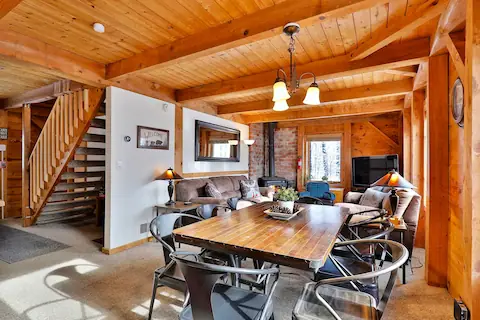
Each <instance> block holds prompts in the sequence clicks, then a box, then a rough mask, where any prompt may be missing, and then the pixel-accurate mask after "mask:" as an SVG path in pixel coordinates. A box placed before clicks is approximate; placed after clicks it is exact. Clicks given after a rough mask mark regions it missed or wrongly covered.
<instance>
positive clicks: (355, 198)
mask: <svg viewBox="0 0 480 320" xmlns="http://www.w3.org/2000/svg"><path fill="white" fill-rule="evenodd" d="M362 197H363V193H361V192H355V191H350V192H347V194H346V195H345V197H344V202H348V203H356V204H358V203H359V202H360V199H362Z"/></svg>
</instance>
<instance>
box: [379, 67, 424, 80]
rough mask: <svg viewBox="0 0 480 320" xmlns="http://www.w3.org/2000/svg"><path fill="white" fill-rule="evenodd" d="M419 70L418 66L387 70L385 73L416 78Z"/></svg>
mask: <svg viewBox="0 0 480 320" xmlns="http://www.w3.org/2000/svg"><path fill="white" fill-rule="evenodd" d="M417 69H418V68H417V67H416V66H408V67H402V68H396V69H389V70H385V72H386V73H389V74H395V75H399V76H404V77H412V78H414V77H415V76H416V75H417Z"/></svg>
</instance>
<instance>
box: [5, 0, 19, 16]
mask: <svg viewBox="0 0 480 320" xmlns="http://www.w3.org/2000/svg"><path fill="white" fill-rule="evenodd" d="M20 2H22V0H0V20H1V19H2V18H3V17H5V16H6V15H7V14H8V13H9V12H10V11H12V10H13V9H15V7H16V6H18V5H19V4H20Z"/></svg>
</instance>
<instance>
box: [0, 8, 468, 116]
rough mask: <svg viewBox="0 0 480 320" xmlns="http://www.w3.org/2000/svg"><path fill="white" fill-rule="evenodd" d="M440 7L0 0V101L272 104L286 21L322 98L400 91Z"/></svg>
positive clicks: (301, 65)
mask: <svg viewBox="0 0 480 320" xmlns="http://www.w3.org/2000/svg"><path fill="white" fill-rule="evenodd" d="M2 1H6V2H8V3H9V6H3V7H2V4H1V2H2ZM447 3H448V1H446V0H439V1H434V0H390V1H388V0H296V1H293V0H242V1H236V0H155V1H153V0H23V1H22V0H0V19H1V20H0V59H1V60H0V66H2V67H4V69H3V70H0V75H1V77H2V78H1V79H0V98H6V97H11V96H14V95H17V94H19V93H22V92H24V91H26V90H29V89H32V88H35V87H39V86H42V85H45V84H49V83H52V82H54V81H57V80H58V79H60V78H65V79H72V80H76V81H80V82H83V83H86V84H89V85H100V86H105V85H116V86H120V87H124V88H127V89H129V90H132V91H137V92H141V93H144V94H149V95H153V96H155V97H157V98H164V97H165V100H169V101H175V100H176V101H178V102H181V103H185V104H186V105H188V106H189V107H192V106H193V107H195V105H197V104H198V105H200V104H208V105H210V106H212V107H214V108H216V107H219V108H220V107H221V106H229V105H234V104H239V103H249V102H258V101H264V100H268V99H269V98H270V97H271V84H272V83H273V81H274V79H275V75H274V74H275V70H276V69H277V68H280V67H285V66H287V65H288V62H289V57H288V51H287V49H288V40H289V39H288V37H286V36H285V35H283V34H282V32H281V30H282V26H283V24H284V23H286V22H290V21H292V20H291V19H293V21H295V22H299V23H300V25H301V27H302V30H301V32H300V33H299V34H298V35H297V36H296V52H295V59H296V63H297V65H298V69H299V71H301V72H303V71H304V70H308V71H310V70H311V71H313V72H315V73H316V74H317V76H319V79H320V80H319V85H320V89H321V91H322V93H325V92H330V91H332V92H336V91H338V90H345V89H350V88H357V87H365V86H372V85H380V84H382V83H394V82H398V81H406V80H408V79H413V78H414V77H415V75H416V72H417V69H418V64H420V63H421V62H422V61H424V60H422V59H425V58H426V57H428V53H429V45H428V41H429V40H428V37H430V36H432V35H434V34H435V33H436V31H437V25H438V21H439V18H440V16H441V13H442V12H443V11H444V9H445V7H446V5H447ZM15 4H16V5H15ZM2 11H3V12H2ZM2 17H3V18H2ZM95 22H100V23H102V24H104V25H105V28H106V32H105V33H103V34H99V33H96V32H94V31H93V29H92V25H93V23H95ZM453 28H457V29H458V28H459V23H456V24H455V25H452V26H451V28H450V29H453ZM460 28H461V26H460ZM449 31H452V30H449ZM419 39H420V40H419ZM421 39H426V42H425V41H424V42H422V40H421ZM385 46H387V47H386V48H383V49H382V47H385ZM389 48H390V49H389ZM412 48H413V49H412ZM2 56H3V57H4V58H2ZM38 56H41V58H42V59H39V58H38ZM5 57H8V59H7V60H8V61H9V62H8V63H7V62H4V61H7V60H6V59H5ZM12 59H13V60H15V59H17V60H19V61H21V63H20V62H17V63H15V62H12ZM389 59H390V60H389ZM69 61H72V63H71V64H69ZM376 65H381V66H380V67H376V68H375V66H376ZM308 82H311V80H310V79H307V80H306V81H305V84H304V85H306V84H308ZM218 88H220V89H218ZM299 94H301V93H299ZM397 94H398V93H397ZM373 99H380V98H378V97H374V98H373ZM380 100H381V99H380Z"/></svg>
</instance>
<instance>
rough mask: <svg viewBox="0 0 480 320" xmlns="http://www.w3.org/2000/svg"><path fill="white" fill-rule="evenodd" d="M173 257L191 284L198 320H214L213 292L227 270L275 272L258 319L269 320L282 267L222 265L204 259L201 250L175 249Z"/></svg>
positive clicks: (265, 274)
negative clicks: (184, 250) (256, 267)
mask: <svg viewBox="0 0 480 320" xmlns="http://www.w3.org/2000/svg"><path fill="white" fill-rule="evenodd" d="M187 256H194V257H195V261H192V260H189V259H186V257H187ZM170 257H171V258H172V260H173V261H176V262H177V263H178V265H179V266H180V269H181V270H182V273H183V275H184V277H185V280H186V283H187V287H188V292H189V294H188V299H186V304H188V303H190V304H191V307H192V315H193V317H194V318H195V319H196V320H197V319H198V320H214V318H213V310H212V300H211V296H212V292H213V289H214V287H215V285H216V283H217V281H218V279H219V278H220V277H221V276H222V275H225V274H237V275H242V274H245V275H253V276H259V277H270V276H274V277H275V278H274V281H273V283H272V285H271V287H270V290H269V293H268V295H267V300H266V303H265V306H264V309H263V310H262V313H261V316H260V318H259V319H258V320H267V318H266V317H267V316H268V315H267V314H266V312H267V310H268V309H269V306H270V305H271V304H272V297H273V292H274V291H275V288H276V286H277V283H278V279H279V276H280V269H279V268H268V269H248V268H238V267H229V266H219V265H214V264H210V263H205V262H201V259H202V257H201V256H200V255H198V254H192V253H180V252H172V253H171V254H170Z"/></svg>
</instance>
